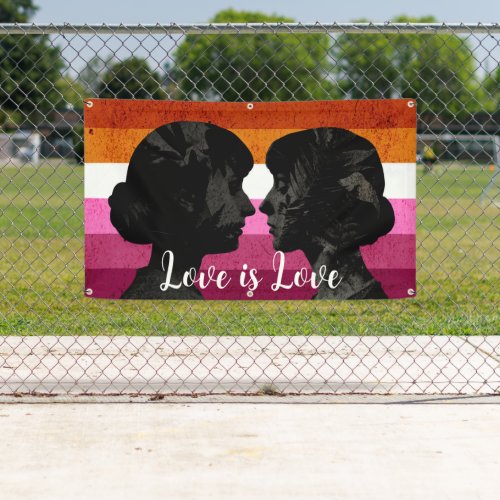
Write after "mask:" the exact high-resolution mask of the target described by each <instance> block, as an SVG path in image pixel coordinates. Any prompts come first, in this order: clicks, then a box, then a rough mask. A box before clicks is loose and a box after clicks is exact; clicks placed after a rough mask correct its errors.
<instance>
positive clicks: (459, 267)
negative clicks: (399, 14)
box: [0, 23, 500, 396]
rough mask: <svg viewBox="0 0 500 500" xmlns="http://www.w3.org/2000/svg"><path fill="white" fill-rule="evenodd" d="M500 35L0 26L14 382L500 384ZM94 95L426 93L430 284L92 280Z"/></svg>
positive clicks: (7, 330)
mask: <svg viewBox="0 0 500 500" xmlns="http://www.w3.org/2000/svg"><path fill="white" fill-rule="evenodd" d="M499 40H500V26H499V25H497V24H495V25H485V24H477V25H465V24H460V25H446V24H425V25H424V24H390V23H385V24H363V23H361V24H329V25H322V24H319V23H316V24H310V25H309V24H282V23H280V24H244V25H239V24H227V25H182V26H180V25H168V26H161V25H155V26H123V25H119V26H118V25H117V26H105V25H102V26H71V25H64V26H54V25H43V26H42V25H31V24H30V25H17V24H16V25H7V24H3V25H0V89H1V90H0V123H1V126H2V131H1V133H0V173H1V180H0V200H1V203H0V219H1V222H0V227H1V233H2V238H1V244H0V266H1V283H0V297H1V313H0V394H17V395H20V394H23V393H30V394H36V393H41V394H73V393H76V394H115V393H119V394H153V395H155V396H158V395H162V394H188V395H191V394H201V393H210V394H220V393H244V394H255V393H279V394H296V393H301V394H310V393H313V394H323V393H384V394H385V393H439V394H444V393H475V394H476V393H489V394H494V393H498V392H499V391H500V341H499V337H496V336H495V335H497V334H498V331H499V329H498V319H499V318H498V286H499V275H498V260H499V245H498V237H499V231H498V210H499V207H500V196H499V191H500V190H499V186H500V176H498V175H497V174H498V170H499V168H500V163H499V155H500V142H499V123H500V114H499V112H498V104H499V83H500V72H499V69H498V68H499V66H498V63H499V60H500V46H499ZM89 97H108V98H109V97H111V98H113V97H118V98H141V99H144V98H148V99H149V98H152V99H173V100H211V101H218V100H219V101H272V100H288V101H290V100H316V99H346V98H347V99H349V98H354V99H363V98H371V99H374V98H397V97H413V98H416V99H417V103H418V143H417V150H418V153H419V158H417V280H418V295H417V297H416V298H415V299H411V300H401V301H353V302H349V301H345V302H331V301H322V302H321V301H320V302H316V301H309V302H301V301H291V302H239V301H233V302H203V301H198V302H197V303H194V302H186V301H182V302H181V301H179V302H175V301H173V302H172V301H164V302H161V301H149V302H140V301H139V302H135V301H100V300H91V299H87V298H85V297H84V276H83V271H84V244H83V165H82V158H83V120H82V106H83V99H84V98H89ZM429 150H432V151H433V153H434V155H435V156H436V157H437V161H435V162H434V163H432V162H429V161H427V158H426V151H429Z"/></svg>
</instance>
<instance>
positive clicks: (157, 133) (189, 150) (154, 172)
mask: <svg viewBox="0 0 500 500" xmlns="http://www.w3.org/2000/svg"><path fill="white" fill-rule="evenodd" d="M252 166H253V158H252V155H251V154H250V151H249V150H248V148H247V147H246V146H245V145H244V144H243V142H242V141H241V140H240V139H239V138H238V137H237V136H236V135H234V134H233V133H232V132H230V131H229V130H226V129H224V128H221V127H218V126H216V125H212V124H210V123H203V122H187V121H186V122H173V123H169V124H166V125H163V126H161V127H158V128H157V129H155V130H154V131H153V132H151V133H150V134H149V135H148V136H146V137H145V138H144V139H143V140H142V141H141V142H140V144H139V145H138V146H137V148H136V149H135V151H134V153H133V155H132V158H131V159H130V163H129V166H128V170H127V178H126V181H125V182H122V183H119V184H117V185H116V186H115V188H114V190H113V193H112V195H111V196H110V198H109V205H110V207H111V223H112V224H113V226H114V227H115V228H116V229H117V231H118V232H119V233H120V235H121V236H122V237H123V238H124V239H125V240H127V241H130V242H132V243H139V244H152V254H151V259H150V262H149V265H148V266H147V267H146V268H143V269H139V270H138V272H137V276H136V278H135V280H134V282H133V283H132V285H131V286H130V287H129V289H128V290H127V291H126V292H125V293H124V294H123V295H122V298H161V299H202V296H201V294H200V293H199V292H198V290H197V289H196V288H195V287H194V286H190V287H186V286H182V287H181V288H180V289H178V290H173V289H171V290H166V291H162V290H161V289H160V284H161V282H162V281H164V280H165V273H164V269H165V266H166V263H165V261H164V253H165V252H166V251H167V250H169V251H171V252H172V253H173V256H174V261H175V263H174V267H173V278H174V280H177V281H178V282H180V281H182V276H183V274H184V272H186V271H188V270H189V269H191V268H195V269H196V271H198V269H199V267H200V265H201V260H202V258H203V256H204V255H207V254H213V253H225V252H231V251H233V250H235V249H237V248H238V238H239V236H240V235H241V233H242V228H243V226H244V225H245V218H246V217H248V216H249V215H253V214H254V213H255V210H254V208H253V206H252V204H251V203H250V200H249V198H248V197H247V195H246V194H245V193H244V192H243V189H242V183H243V178H244V177H245V176H246V175H247V174H248V172H249V171H250V169H251V168H252Z"/></svg>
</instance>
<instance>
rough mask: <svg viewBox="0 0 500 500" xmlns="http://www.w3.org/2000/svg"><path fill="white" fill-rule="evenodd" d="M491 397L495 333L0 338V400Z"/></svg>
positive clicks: (498, 373)
mask: <svg viewBox="0 0 500 500" xmlns="http://www.w3.org/2000/svg"><path fill="white" fill-rule="evenodd" d="M262 391H264V392H273V391H277V392H285V393H301V394H314V393H324V394H326V393H334V394H339V393H352V392H356V393H378V394H405V393H406V394H411V393H414V394H415V393H416V394H443V393H446V394H494V393H500V336H499V337H461V338H460V337H447V336H434V337H431V336H421V337H411V336H404V337H390V336H387V337H333V336H332V337H319V336H311V337H283V336H281V337H265V336H262V337H208V336H207V337H194V336H193V337H105V336H102V337H74V336H66V337H36V336H32V337H13V336H11V337H0V394H12V393H14V392H20V393H31V392H37V393H41V394H46V393H50V394H81V393H95V394H116V393H119V394H134V393H141V394H151V393H165V394H168V393H177V394H192V393H194V394H203V393H207V392H211V393H217V394H226V393H228V392H230V393H258V392H262Z"/></svg>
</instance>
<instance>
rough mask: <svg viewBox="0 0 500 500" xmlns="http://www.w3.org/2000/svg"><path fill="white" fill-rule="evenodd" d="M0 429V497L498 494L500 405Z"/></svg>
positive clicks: (203, 407)
mask: <svg viewBox="0 0 500 500" xmlns="http://www.w3.org/2000/svg"><path fill="white" fill-rule="evenodd" d="M490 399H495V398H490ZM0 426H1V435H2V439H1V440H0V456H1V457H2V458H1V466H0V484H1V494H0V496H1V498H2V500H11V499H22V500H31V499H33V500H44V499H49V500H59V499H61V500H67V499H69V498H71V499H74V500H78V499H85V500H88V499H89V498H92V499H95V500H99V499H106V500H112V499H115V498H116V499H120V500H128V499H131V500H136V499H138V498H139V499H140V498H144V499H148V500H149V499H162V500H163V499H169V500H170V499H177V498H179V499H183V500H184V499H191V498H196V499H204V498H213V499H217V500H219V499H231V500H233V499H235V498H237V499H245V498H259V499H290V498H300V499H307V500H309V499H323V498H324V499H342V500H348V499H357V500H358V499H364V498H369V499H371V500H378V499H383V500H388V499H389V500H390V499H398V500H405V499H416V500H421V499H426V500H433V499H438V500H442V499H445V498H450V499H453V500H461V499H464V500H471V499H482V500H488V499H491V500H496V499H497V498H498V478H499V477H500V454H499V452H498V451H499V450H500V404H496V405H495V404H460V405H455V404H452V405H450V404H430V405H414V404H411V405H410V404H392V405H380V404H363V405H349V404H342V405H334V404H324V405H308V404H294V405H288V404H225V405H224V404H211V403H207V404H197V403H194V404H164V403H160V404H10V405H7V404H0Z"/></svg>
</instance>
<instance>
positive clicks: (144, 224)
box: [108, 182, 152, 244]
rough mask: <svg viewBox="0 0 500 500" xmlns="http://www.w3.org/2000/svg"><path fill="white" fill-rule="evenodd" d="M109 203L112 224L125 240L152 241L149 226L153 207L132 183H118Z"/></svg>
mask: <svg viewBox="0 0 500 500" xmlns="http://www.w3.org/2000/svg"><path fill="white" fill-rule="evenodd" d="M108 203H109V206H110V207H111V216H110V218H111V224H113V226H114V227H115V228H116V230H117V231H118V232H119V233H120V235H121V236H122V237H123V238H124V239H125V240H127V241H130V242H131V243H142V244H147V243H151V242H152V240H151V234H150V228H149V218H150V216H151V209H150V207H149V205H148V204H147V203H146V202H145V201H144V200H143V199H141V198H140V197H139V196H138V195H137V192H136V191H135V189H134V188H133V187H132V186H131V185H130V184H128V183H126V182H120V183H119V184H117V185H116V186H115V188H114V189H113V193H112V194H111V196H110V197H109V199H108Z"/></svg>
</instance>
